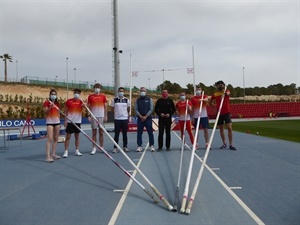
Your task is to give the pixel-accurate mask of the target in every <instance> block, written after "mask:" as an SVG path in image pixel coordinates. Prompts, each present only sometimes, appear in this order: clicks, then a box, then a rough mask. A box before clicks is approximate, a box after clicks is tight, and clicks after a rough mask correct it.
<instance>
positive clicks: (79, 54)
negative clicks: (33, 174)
mask: <svg viewBox="0 0 300 225" xmlns="http://www.w3.org/2000/svg"><path fill="white" fill-rule="evenodd" d="M111 5H112V3H111V1H104V0H81V1H76V0H68V1H66V0H30V1H29V0H0V32H1V33H0V55H3V54H4V53H8V54H9V55H11V56H12V57H13V63H9V64H8V79H16V78H17V75H18V79H20V78H22V77H24V76H34V77H40V78H42V79H46V78H49V79H55V78H56V76H57V80H63V79H66V76H67V75H66V74H67V72H66V71H67V70H66V67H67V66H66V64H67V63H66V61H68V79H69V81H70V80H74V79H75V77H76V80H77V81H90V82H94V81H95V80H96V81H97V82H100V83H102V84H104V85H107V84H110V85H112V84H113V78H112V74H113V72H112V68H113V63H112V59H113V57H112V47H113V46H112V40H113V39H112V37H113V35H112V33H113V32H112V30H113V29H112V13H111ZM299 18H300V1H299V0H294V1H289V0H282V1H275V0H265V1H258V0H256V1H254V0H236V1H235V0H231V1H225V0H223V1H222V0H219V1H214V0H212V1H208V0H207V1H202V0H193V1H189V0H131V1H129V0H119V1H118V19H119V46H120V49H122V50H123V53H122V54H120V71H121V85H124V86H126V85H129V83H130V62H132V64H131V65H132V70H133V71H139V73H138V77H136V78H133V79H132V84H133V85H136V86H138V87H140V86H146V87H147V88H148V87H149V86H150V88H155V87H156V86H157V85H159V84H161V83H162V82H163V72H162V71H161V70H163V69H165V70H171V71H166V72H164V78H165V80H169V81H171V82H172V83H174V82H176V83H178V84H180V85H181V86H182V87H185V86H186V85H187V84H188V83H193V75H191V74H188V73H187V68H191V67H193V58H194V66H195V81H196V84H198V83H199V82H202V83H204V84H205V85H207V86H208V85H212V84H213V83H214V82H215V81H217V80H220V79H222V80H224V82H225V83H227V84H232V85H233V86H234V87H237V86H240V87H243V72H244V78H245V86H246V87H255V86H259V87H267V86H269V85H271V84H277V83H282V84H283V85H290V84H291V83H296V84H297V86H299V76H300V75H299V72H300V69H299V62H300V56H299V52H300V47H299V46H300V44H299V40H300V38H299V37H300V34H299V31H300V26H299V23H300V19H299ZM192 49H194V54H192ZM130 51H131V52H132V57H131V60H130ZM193 55H194V57H193ZM66 57H68V58H69V59H68V60H66ZM16 60H18V63H16ZM243 67H245V69H244V70H243ZM74 68H76V71H75V70H74ZM143 71H152V72H143ZM3 77H4V68H3V62H2V63H1V64H0V80H3Z"/></svg>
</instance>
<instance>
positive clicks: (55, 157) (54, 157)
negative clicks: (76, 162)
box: [51, 155, 60, 159]
mask: <svg viewBox="0 0 300 225" xmlns="http://www.w3.org/2000/svg"><path fill="white" fill-rule="evenodd" d="M51 158H52V159H60V156H59V155H51Z"/></svg>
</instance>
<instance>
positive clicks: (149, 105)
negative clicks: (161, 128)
mask: <svg viewBox="0 0 300 225" xmlns="http://www.w3.org/2000/svg"><path fill="white" fill-rule="evenodd" d="M134 108H135V114H136V116H137V118H138V119H137V145H138V148H137V150H136V151H137V152H141V151H143V149H142V144H143V142H142V134H143V130H144V127H146V130H147V132H148V136H149V146H150V151H151V152H155V148H154V137H153V129H152V116H151V114H152V112H153V101H152V98H150V97H149V96H147V95H146V88H145V87H141V88H140V97H139V98H138V99H137V100H136V102H135V106H134Z"/></svg>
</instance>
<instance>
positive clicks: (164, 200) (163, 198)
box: [81, 99, 173, 211]
mask: <svg viewBox="0 0 300 225" xmlns="http://www.w3.org/2000/svg"><path fill="white" fill-rule="evenodd" d="M81 101H82V103H83V104H84V106H85V108H86V109H87V110H88V112H89V113H90V114H91V116H92V117H93V118H94V120H96V121H97V123H98V125H99V126H100V128H101V129H102V130H103V131H104V132H105V134H106V135H107V136H108V137H109V139H110V140H111V141H112V142H113V143H114V145H115V146H116V147H117V148H118V149H119V151H120V152H121V153H122V154H123V155H124V156H125V158H126V159H127V160H128V162H129V163H130V164H131V165H132V166H133V167H134V168H135V169H136V170H137V171H138V172H139V174H140V175H141V176H142V177H143V178H144V180H145V181H146V182H147V183H148V184H149V186H150V187H151V189H152V190H153V192H154V193H155V194H156V195H157V197H159V199H160V200H161V201H162V202H163V203H164V204H165V206H166V207H167V208H168V210H170V211H172V210H173V206H172V205H171V204H170V203H169V202H168V200H167V199H166V198H165V197H164V196H163V195H162V194H161V193H160V192H159V191H158V189H157V188H156V187H155V186H154V185H153V184H152V183H151V182H150V180H149V179H148V178H147V177H146V176H145V175H144V173H143V172H142V171H141V170H140V169H139V168H138V167H137V166H136V165H135V163H134V162H133V161H132V160H131V159H130V158H129V157H128V156H127V154H126V153H125V152H124V151H123V149H122V148H121V147H120V146H119V145H118V144H117V142H115V140H114V139H113V138H112V137H111V136H110V135H109V133H108V132H107V131H106V129H105V128H104V127H103V126H102V124H101V123H100V122H99V121H98V120H97V118H96V117H95V115H94V114H93V113H92V112H91V110H90V109H89V108H88V107H87V105H86V104H85V103H84V102H83V100H82V99H81ZM89 139H90V137H89ZM90 140H91V139H90ZM93 143H94V144H95V142H94V141H93ZM97 147H98V148H99V149H101V148H100V146H99V145H97ZM101 150H102V149H101ZM106 155H107V156H108V157H109V158H112V157H111V156H110V155H109V154H108V153H107V152H106ZM143 189H144V188H143ZM147 194H148V195H149V192H148V191H147ZM149 196H150V195H149ZM151 196H152V195H151ZM151 196H150V197H151ZM151 198H152V199H154V198H153V196H152V197H151ZM155 202H156V203H158V201H157V200H155Z"/></svg>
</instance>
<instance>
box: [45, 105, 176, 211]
mask: <svg viewBox="0 0 300 225" xmlns="http://www.w3.org/2000/svg"><path fill="white" fill-rule="evenodd" d="M81 101H82V100H81ZM82 102H83V101H82ZM50 103H51V105H53V106H54V107H55V108H56V109H57V110H58V111H59V112H60V113H61V114H62V115H63V116H65V118H67V119H68V120H69V121H70V122H71V123H72V124H73V125H74V126H75V127H76V128H77V129H78V130H80V131H81V132H82V133H83V134H84V136H85V137H86V138H87V139H89V140H90V141H91V142H92V143H93V144H95V146H97V148H98V149H99V150H101V151H102V152H103V153H104V154H105V156H106V157H108V158H109V159H110V160H111V161H112V162H113V163H114V164H115V165H116V166H117V167H119V168H120V169H121V170H122V171H123V172H124V173H125V174H126V175H127V176H128V177H129V178H130V179H132V180H133V181H134V182H135V183H136V184H137V185H138V186H139V187H140V188H142V189H143V191H144V192H145V193H146V194H147V195H148V196H150V197H151V198H152V199H153V201H154V202H155V203H158V202H159V200H158V199H156V198H155V197H154V196H153V195H152V194H151V192H150V191H149V190H147V189H146V188H145V187H144V186H143V185H142V184H141V183H140V182H139V181H138V180H137V179H136V178H135V177H133V176H132V175H131V174H130V173H129V172H128V171H127V170H126V169H125V168H124V167H122V166H121V165H120V164H119V163H118V162H117V161H116V160H115V159H114V158H113V157H111V156H110V155H109V154H108V153H107V151H106V150H105V149H104V148H101V147H100V146H99V145H98V144H97V143H96V142H95V141H94V140H92V139H91V138H90V137H89V136H88V135H87V134H86V133H85V132H84V131H83V130H82V129H81V128H80V127H78V126H77V125H76V124H75V123H74V122H73V121H72V120H70V118H69V117H68V116H67V115H66V114H64V113H63V112H62V111H61V110H60V109H59V108H58V107H57V106H56V105H55V104H53V103H52V102H51V101H50ZM83 103H84V102H83ZM84 105H85V107H86V108H87V109H88V107H87V106H86V104H85V103H84ZM88 111H89V112H90V113H91V111H90V110H89V109H88ZM91 116H92V117H93V118H94V119H96V118H95V116H94V115H93V114H92V113H91ZM96 121H98V120H96ZM98 124H99V126H100V128H101V129H102V130H103V131H104V132H105V133H106V134H107V135H108V136H109V137H110V138H111V136H110V135H109V134H108V132H107V131H106V130H105V128H104V127H103V126H102V125H101V124H100V123H98ZM111 139H112V138H111ZM112 140H113V139H112ZM113 142H114V144H115V145H116V146H117V147H118V149H119V150H121V152H122V153H123V154H125V153H124V151H123V149H122V148H121V147H120V146H119V145H118V144H117V143H116V142H115V141H114V140H113ZM125 155H126V154H125ZM126 156H127V155H126ZM126 158H127V159H129V162H130V163H131V164H132V166H134V168H135V169H136V170H137V171H138V172H139V173H140V175H141V176H142V177H143V178H144V179H145V180H146V182H147V183H148V184H149V185H150V186H151V188H152V190H153V191H154V192H155V194H156V195H158V194H160V193H159V191H158V190H157V189H156V188H155V187H154V185H153V184H152V183H151V182H150V181H149V180H148V179H147V177H146V176H145V175H144V174H143V173H142V172H141V171H140V169H139V168H138V167H137V166H136V165H135V164H134V163H133V162H132V160H131V159H130V158H129V157H128V156H127V157H126ZM158 197H160V199H161V200H162V201H163V202H164V203H165V204H166V202H167V200H166V199H165V198H164V197H163V196H162V195H161V194H160V195H159V196H158ZM169 205H170V204H169ZM168 209H169V210H172V209H173V207H172V206H171V205H170V207H168Z"/></svg>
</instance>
